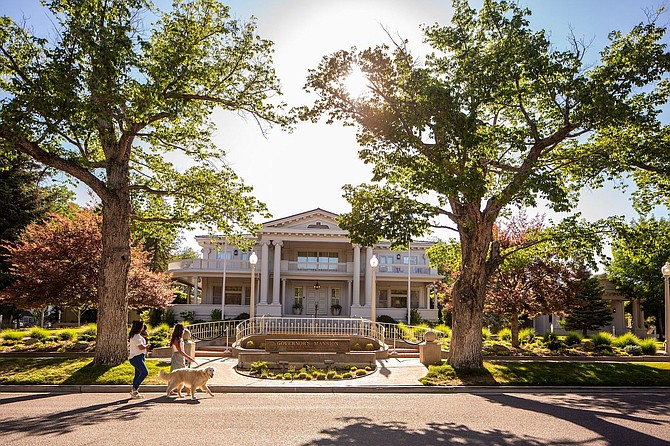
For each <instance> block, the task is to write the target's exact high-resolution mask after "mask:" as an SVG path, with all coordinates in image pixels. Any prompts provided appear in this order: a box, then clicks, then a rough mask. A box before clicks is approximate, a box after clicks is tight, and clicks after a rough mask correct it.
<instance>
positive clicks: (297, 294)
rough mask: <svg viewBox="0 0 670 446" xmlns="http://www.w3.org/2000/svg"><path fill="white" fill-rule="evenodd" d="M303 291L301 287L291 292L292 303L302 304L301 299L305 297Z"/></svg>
mask: <svg viewBox="0 0 670 446" xmlns="http://www.w3.org/2000/svg"><path fill="white" fill-rule="evenodd" d="M304 293H305V289H304V288H303V287H301V286H299V287H296V288H295V290H294V291H293V301H294V303H296V304H300V305H302V304H303V298H304V297H305V294H304Z"/></svg>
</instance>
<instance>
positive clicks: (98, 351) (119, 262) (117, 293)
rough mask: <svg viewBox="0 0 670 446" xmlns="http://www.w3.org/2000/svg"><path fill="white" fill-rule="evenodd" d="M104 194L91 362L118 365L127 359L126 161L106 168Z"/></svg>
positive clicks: (127, 240) (127, 238)
mask: <svg viewBox="0 0 670 446" xmlns="http://www.w3.org/2000/svg"><path fill="white" fill-rule="evenodd" d="M107 184H108V192H109V193H108V194H107V195H106V196H105V197H104V198H103V200H102V201H103V203H102V259H101V262H100V276H99V289H98V335H97V342H96V348H95V363H96V364H107V365H118V364H121V363H122V362H123V361H125V360H126V359H128V355H127V348H128V347H127V343H128V340H127V333H128V331H127V330H128V305H127V286H128V270H129V269H130V196H129V189H128V164H127V163H123V162H120V163H114V164H113V165H112V166H111V167H109V168H108V182H107Z"/></svg>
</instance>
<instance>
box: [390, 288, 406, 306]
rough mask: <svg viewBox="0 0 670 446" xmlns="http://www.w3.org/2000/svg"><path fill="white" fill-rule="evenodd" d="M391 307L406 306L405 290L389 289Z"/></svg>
mask: <svg viewBox="0 0 670 446" xmlns="http://www.w3.org/2000/svg"><path fill="white" fill-rule="evenodd" d="M391 308H407V290H391Z"/></svg>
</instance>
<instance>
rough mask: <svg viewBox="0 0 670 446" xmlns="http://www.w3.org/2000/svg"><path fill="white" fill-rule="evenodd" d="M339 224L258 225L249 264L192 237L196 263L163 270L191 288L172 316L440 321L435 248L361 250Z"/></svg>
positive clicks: (308, 218) (323, 217) (329, 217)
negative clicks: (414, 316) (432, 261)
mask: <svg viewBox="0 0 670 446" xmlns="http://www.w3.org/2000/svg"><path fill="white" fill-rule="evenodd" d="M337 217H338V215H337V214H334V213H332V212H328V211H324V210H322V209H314V210H312V211H308V212H303V213H300V214H296V215H291V216H289V217H284V218H280V219H277V220H272V221H268V222H266V223H264V224H263V228H262V229H261V231H260V232H259V233H258V236H257V238H255V239H254V240H253V241H254V246H253V252H255V254H256V256H257V258H258V261H257V264H255V265H252V264H251V262H250V257H251V254H252V253H251V252H243V251H242V250H241V249H239V248H237V247H235V246H228V245H226V244H225V243H223V240H216V237H214V239H213V238H212V237H211V236H209V235H206V236H197V237H196V240H197V242H198V244H199V245H200V246H201V247H202V250H201V258H197V259H188V260H180V261H176V262H172V263H170V265H169V272H170V273H172V275H173V278H174V279H175V280H177V281H179V282H181V283H183V284H186V285H188V286H189V287H190V289H191V293H190V295H189V300H188V303H187V304H180V305H175V306H174V308H173V309H174V311H175V313H176V314H177V315H178V314H179V313H181V312H184V311H193V312H195V316H196V319H200V320H205V321H208V320H210V318H211V314H212V311H213V310H221V312H222V313H223V315H224V318H226V319H230V318H234V317H236V316H238V315H240V314H242V313H251V312H252V311H253V313H254V315H255V316H256V317H260V316H263V315H266V316H291V315H294V314H297V313H298V312H299V311H302V317H305V316H315V317H319V316H321V317H338V316H339V317H362V318H366V319H367V318H370V317H371V315H372V314H373V312H375V314H376V316H380V315H387V316H390V317H392V318H394V319H396V320H404V321H406V320H407V318H408V314H409V312H410V309H416V310H418V312H419V314H420V315H421V318H423V319H428V320H436V319H438V313H437V312H438V310H437V304H436V297H435V295H434V294H435V293H434V292H433V291H432V290H433V283H434V282H435V281H437V280H439V279H441V276H439V275H438V273H437V270H436V269H435V268H431V267H430V265H429V261H428V258H427V257H426V250H427V249H428V248H430V247H431V246H432V245H433V243H432V242H426V241H415V242H412V244H411V247H410V249H409V251H408V250H405V251H392V250H391V249H390V246H389V243H383V242H382V243H379V244H377V245H375V246H373V247H362V246H359V245H356V244H352V242H351V239H350V238H349V234H348V233H347V232H346V231H344V230H342V229H341V228H339V227H338V226H337V223H336V218H337ZM373 256H374V257H376V259H375V260H376V261H377V263H378V266H377V267H376V268H373V267H372V266H371V262H370V260H371V259H373ZM375 260H373V262H372V263H373V265H374V264H375V263H376V262H375ZM252 267H253V270H254V274H253V275H254V277H253V278H252ZM252 280H253V283H252ZM224 287H225V300H224V301H223V302H222V299H221V296H222V290H223V288H224ZM252 290H253V294H254V295H255V296H254V304H253V305H251V304H252V302H251V294H252ZM373 294H376V298H377V301H376V308H375V305H373V302H372V296H373ZM408 297H409V302H408ZM295 304H298V305H295ZM294 306H295V307H298V308H295V309H294Z"/></svg>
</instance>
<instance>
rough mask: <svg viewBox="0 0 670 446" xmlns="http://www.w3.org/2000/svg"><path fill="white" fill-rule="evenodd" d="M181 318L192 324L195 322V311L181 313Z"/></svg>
mask: <svg viewBox="0 0 670 446" xmlns="http://www.w3.org/2000/svg"><path fill="white" fill-rule="evenodd" d="M179 317H181V319H182V320H183V321H184V322H188V323H189V324H192V323H193V321H195V311H182V312H181V313H179Z"/></svg>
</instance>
